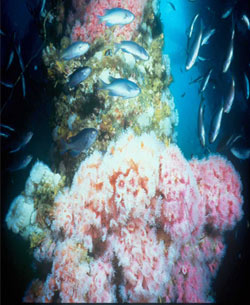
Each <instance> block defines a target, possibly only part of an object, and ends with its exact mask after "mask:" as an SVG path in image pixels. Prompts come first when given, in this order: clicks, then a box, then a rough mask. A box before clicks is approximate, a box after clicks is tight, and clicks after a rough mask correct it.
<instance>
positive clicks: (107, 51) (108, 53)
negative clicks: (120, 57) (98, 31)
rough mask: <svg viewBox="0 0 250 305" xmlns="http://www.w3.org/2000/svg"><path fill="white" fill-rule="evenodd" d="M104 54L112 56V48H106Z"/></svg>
mask: <svg viewBox="0 0 250 305" xmlns="http://www.w3.org/2000/svg"><path fill="white" fill-rule="evenodd" d="M104 55H105V56H112V50H111V49H108V50H106V51H105V53H104Z"/></svg>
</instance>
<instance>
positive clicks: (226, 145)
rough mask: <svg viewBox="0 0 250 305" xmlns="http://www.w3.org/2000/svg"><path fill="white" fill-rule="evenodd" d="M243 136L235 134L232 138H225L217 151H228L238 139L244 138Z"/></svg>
mask: <svg viewBox="0 0 250 305" xmlns="http://www.w3.org/2000/svg"><path fill="white" fill-rule="evenodd" d="M242 137H243V136H242V135H241V134H237V133H233V134H232V135H231V136H229V137H228V136H227V137H224V138H223V139H222V140H221V141H220V143H219V144H218V146H217V148H216V151H217V152H222V151H225V150H228V149H229V148H230V147H231V146H232V145H233V144H234V143H235V142H236V141H237V140H238V139H240V138H242Z"/></svg>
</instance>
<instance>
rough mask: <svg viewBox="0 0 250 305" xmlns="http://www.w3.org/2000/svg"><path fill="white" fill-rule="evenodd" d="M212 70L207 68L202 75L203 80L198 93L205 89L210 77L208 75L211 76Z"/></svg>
mask: <svg viewBox="0 0 250 305" xmlns="http://www.w3.org/2000/svg"><path fill="white" fill-rule="evenodd" d="M212 71H213V69H212V68H211V69H209V70H208V72H207V74H206V75H205V76H204V78H203V82H202V84H201V87H200V93H201V92H204V91H205V90H206V88H207V84H208V82H209V79H210V76H211V73H212Z"/></svg>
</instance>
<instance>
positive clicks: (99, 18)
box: [97, 15, 104, 24]
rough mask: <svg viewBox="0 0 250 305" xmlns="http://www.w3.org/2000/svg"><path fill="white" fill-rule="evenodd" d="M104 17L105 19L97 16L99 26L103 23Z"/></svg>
mask: <svg viewBox="0 0 250 305" xmlns="http://www.w3.org/2000/svg"><path fill="white" fill-rule="evenodd" d="M103 17H104V16H100V15H97V18H98V23H99V24H100V23H102V22H103Z"/></svg>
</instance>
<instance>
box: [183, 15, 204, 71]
mask: <svg viewBox="0 0 250 305" xmlns="http://www.w3.org/2000/svg"><path fill="white" fill-rule="evenodd" d="M190 39H191V38H190ZM201 39H202V21H201V19H200V22H199V29H198V34H197V35H196V37H195V39H194V41H193V43H192V44H191V46H190V43H188V45H189V47H190V48H189V50H188V56H187V61H186V70H189V69H191V68H192V66H193V65H194V64H195V61H196V58H197V56H198V53H199V50H200V45H201Z"/></svg>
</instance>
